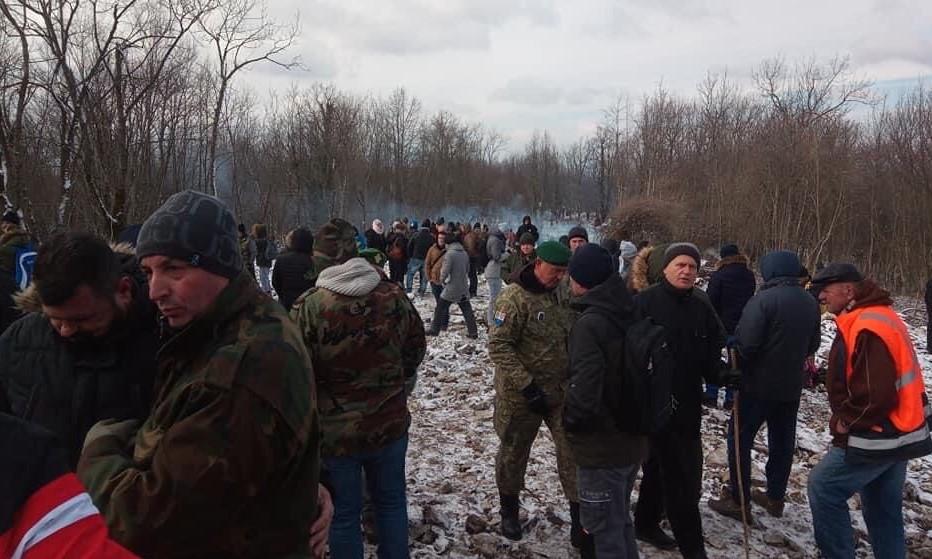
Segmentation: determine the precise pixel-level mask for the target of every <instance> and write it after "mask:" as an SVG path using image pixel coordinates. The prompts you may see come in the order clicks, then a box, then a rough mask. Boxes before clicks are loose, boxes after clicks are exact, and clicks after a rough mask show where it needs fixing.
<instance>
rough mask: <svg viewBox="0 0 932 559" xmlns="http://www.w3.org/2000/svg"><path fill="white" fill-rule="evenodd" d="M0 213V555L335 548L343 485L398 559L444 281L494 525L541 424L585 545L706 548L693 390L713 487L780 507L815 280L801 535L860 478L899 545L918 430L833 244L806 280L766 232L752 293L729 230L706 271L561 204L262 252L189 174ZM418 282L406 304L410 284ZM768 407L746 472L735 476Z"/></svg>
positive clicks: (876, 533) (745, 508)
mask: <svg viewBox="0 0 932 559" xmlns="http://www.w3.org/2000/svg"><path fill="white" fill-rule="evenodd" d="M0 229H2V231H3V236H2V237H0V276H4V277H6V279H10V280H11V281H10V283H11V286H12V287H10V288H9V289H7V290H6V291H4V293H7V294H8V295H9V299H10V301H8V304H7V303H4V305H5V307H9V308H8V309H7V308H5V311H4V312H7V311H9V313H10V314H9V316H10V320H9V323H8V324H4V325H3V328H4V331H3V334H2V336H0V456H3V457H4V458H2V459H0V473H2V474H3V475H2V476H0V487H2V488H3V491H2V493H0V505H2V506H0V557H8V556H15V557H46V556H73V557H134V556H141V557H155V558H159V557H221V556H222V557H309V556H315V557H323V556H324V555H325V553H326V552H327V551H326V550H328V549H329V554H330V556H331V557H334V558H336V559H341V558H351V559H357V558H361V557H363V554H364V538H363V532H362V529H361V519H362V515H363V509H364V507H365V506H366V503H367V502H368V503H369V504H370V506H371V509H372V511H373V515H374V524H375V528H376V537H377V541H378V555H379V557H386V558H404V557H408V556H409V542H408V511H407V490H406V476H405V464H406V454H407V449H408V431H409V428H410V425H411V419H412V418H411V414H410V411H409V405H408V402H409V399H410V398H411V396H412V393H413V391H414V389H415V386H416V383H417V378H418V374H417V373H418V368H419V366H420V364H421V362H422V360H423V359H424V356H425V353H426V347H427V343H428V342H427V340H428V337H431V336H440V335H444V334H443V332H444V330H446V329H447V328H448V325H449V311H450V307H451V306H452V305H458V306H459V308H460V310H461V312H462V314H463V317H464V321H465V325H466V335H467V337H469V338H479V334H480V327H481V326H482V325H484V326H485V329H486V331H487V336H488V350H489V358H490V360H491V364H492V365H493V366H494V416H493V422H494V429H495V433H496V435H497V437H498V439H499V448H498V452H497V455H496V457H495V480H496V485H497V489H498V493H499V497H500V524H499V527H500V531H501V533H502V535H503V536H504V537H506V538H508V539H511V540H520V539H522V538H523V536H524V530H525V527H524V526H523V525H522V522H521V517H520V515H519V511H520V508H521V492H522V490H523V489H524V477H525V473H526V470H527V465H528V461H529V458H530V452H531V449H532V445H533V443H534V440H535V438H536V437H537V435H538V433H539V431H540V428H541V426H542V425H543V424H546V426H547V428H548V429H549V431H550V433H551V434H552V437H553V440H554V443H555V448H556V464H557V469H558V474H559V479H560V482H561V485H562V489H563V492H564V494H565V497H566V499H567V508H568V511H569V515H570V518H571V527H570V538H569V541H570V543H571V545H572V546H573V547H575V548H577V549H578V550H579V553H580V555H581V556H582V557H583V558H584V559H589V558H593V557H599V558H600V559H610V558H624V559H631V558H636V557H638V545H639V543H638V542H639V541H640V542H641V544H643V545H651V546H655V547H657V548H660V549H665V550H675V549H678V550H679V552H680V553H681V555H682V556H683V557H685V558H688V559H693V558H697V559H698V558H704V557H706V556H707V554H706V548H705V538H704V533H703V528H702V519H701V514H700V496H701V487H702V475H703V451H702V436H703V434H702V431H701V416H702V406H703V405H705V406H714V407H717V406H718V405H719V392H720V389H721V388H724V389H725V396H724V401H723V405H724V406H725V407H727V408H730V409H731V410H732V411H731V413H732V415H731V420H730V423H729V428H728V461H729V473H730V479H729V483H728V484H727V486H726V487H725V488H723V490H722V495H721V496H720V497H719V498H715V499H712V500H710V501H709V502H708V506H709V507H710V509H712V510H713V511H715V512H717V513H720V514H722V515H725V516H728V517H731V518H734V519H735V520H736V521H738V522H741V523H744V524H745V525H753V524H754V518H755V511H754V509H753V508H752V504H757V505H759V506H760V507H762V509H763V511H764V513H766V514H768V515H771V516H774V517H780V516H782V514H783V511H784V503H785V497H786V491H787V483H788V480H789V475H790V471H791V468H792V462H793V451H794V445H795V435H796V416H797V413H798V410H799V404H800V398H801V393H802V389H803V385H804V383H805V376H804V374H803V372H804V370H805V369H806V367H807V366H808V365H809V364H811V360H812V356H813V354H814V353H815V351H816V350H817V349H818V347H819V344H820V342H821V330H820V320H821V312H820V304H821V305H822V307H823V310H825V311H827V312H830V313H832V314H833V315H834V316H835V320H836V322H837V325H838V335H837V336H836V338H835V342H834V344H833V346H832V349H831V352H830V354H829V361H828V376H827V380H826V384H827V392H828V404H829V405H830V407H831V410H832V418H831V421H830V425H829V427H830V430H831V432H832V436H833V440H832V447H831V449H830V450H829V452H828V453H827V454H826V455H825V457H824V458H823V460H822V461H821V463H820V464H819V465H818V466H817V467H816V468H815V469H814V470H813V471H812V473H811V475H810V477H809V481H808V495H809V504H810V508H811V511H812V518H813V529H814V532H815V538H816V542H817V543H818V546H819V549H820V551H821V553H822V555H823V556H825V557H829V558H849V557H853V556H854V542H855V539H854V534H853V528H852V524H851V519H850V513H849V509H848V504H847V500H848V498H849V497H851V496H852V495H854V494H855V493H858V494H860V495H861V502H862V511H863V515H864V520H865V523H866V525H867V529H868V533H869V537H870V541H871V544H872V546H873V548H874V551H875V554H876V555H877V556H883V557H904V556H905V552H906V551H905V537H904V527H903V516H902V495H903V485H904V480H905V473H906V464H907V461H908V460H910V459H913V458H917V457H920V456H925V455H927V454H930V453H932V438H930V434H929V417H930V416H932V407H930V405H929V400H928V397H927V395H926V393H925V387H924V384H923V377H922V370H921V364H920V362H919V360H918V358H917V355H916V350H915V348H914V347H913V345H912V342H911V341H910V337H909V334H908V332H907V330H906V327H905V325H904V324H903V322H902V320H901V319H900V318H899V316H898V315H897V314H896V313H895V312H894V310H893V308H892V304H893V303H892V300H891V298H890V295H889V293H887V292H886V291H884V290H883V289H882V288H881V287H880V286H878V285H877V284H876V283H874V282H873V281H872V280H870V279H869V278H865V277H864V276H863V275H862V274H861V273H860V271H859V270H858V269H857V268H855V267H854V266H852V265H851V264H845V263H835V264H830V265H828V266H826V267H824V268H823V269H821V270H820V271H819V272H817V273H816V275H815V277H813V278H811V281H809V280H808V279H804V276H806V275H807V274H808V272H805V270H804V268H803V267H802V265H801V262H800V260H799V258H798V256H797V255H796V254H795V253H793V252H790V251H783V250H775V251H773V252H770V253H768V254H766V255H764V256H763V257H762V258H761V259H760V261H759V272H760V277H761V278H762V279H763V283H762V284H761V285H760V286H759V287H758V286H757V281H756V276H755V274H754V272H753V271H752V269H751V268H750V261H749V259H748V258H747V257H745V256H744V255H742V254H741V253H740V251H739V249H738V247H737V246H735V245H733V244H730V245H726V246H724V247H722V249H721V251H720V256H721V259H720V260H719V262H718V267H717V269H716V271H715V272H714V273H713V274H712V277H711V279H710V282H709V287H708V290H707V291H703V290H701V289H699V288H697V287H696V280H697V274H698V270H699V268H700V266H701V264H702V257H701V255H700V251H699V249H698V248H697V247H696V246H695V245H694V244H691V243H688V242H673V243H664V244H656V243H655V244H649V243H642V244H641V245H640V246H638V245H636V244H635V243H634V242H633V241H631V240H618V239H611V238H605V239H602V240H601V242H600V243H598V244H596V243H590V239H589V231H588V230H587V229H586V228H585V227H581V226H577V227H573V228H572V229H570V230H569V231H567V233H566V235H563V236H561V237H560V238H559V240H542V236H541V232H540V231H539V229H538V228H537V226H536V225H534V224H533V223H532V220H531V218H530V217H525V218H524V220H523V221H522V224H521V225H520V227H518V228H517V229H516V230H514V231H512V229H511V227H510V226H509V224H506V223H502V224H495V225H482V224H481V223H475V224H469V223H456V222H447V221H446V220H445V219H444V218H438V219H436V220H435V221H431V220H423V221H421V222H415V221H414V220H408V219H398V220H395V221H394V222H393V223H392V224H391V227H390V228H389V230H387V231H386V228H385V226H384V224H383V222H382V221H381V220H379V219H376V220H374V221H373V222H372V223H371V227H370V228H369V229H367V230H366V231H364V232H363V233H362V234H360V232H359V230H358V229H357V228H356V227H354V226H353V225H352V224H351V223H349V222H347V221H345V220H343V219H340V218H333V219H331V220H330V221H328V222H327V223H325V224H324V225H322V226H320V227H319V228H318V229H317V230H316V231H315V232H314V233H313V234H312V232H311V230H310V229H308V228H304V227H299V228H297V229H294V230H292V231H290V232H289V233H288V234H287V235H285V237H284V247H282V248H284V250H282V251H280V247H278V245H277V243H276V241H275V239H274V238H273V236H272V235H271V233H270V231H269V228H268V227H267V226H266V225H262V224H257V225H254V226H252V227H251V228H249V229H247V228H246V226H245V225H243V224H239V225H237V220H236V219H235V217H234V215H233V213H232V212H231V211H230V210H229V209H228V208H227V206H226V205H225V204H224V203H223V202H222V201H220V200H219V199H217V198H214V197H211V196H209V195H206V194H202V193H198V192H193V191H185V192H181V193H178V194H175V195H173V196H172V197H170V198H169V199H168V200H167V201H166V202H165V204H163V205H162V206H161V207H160V208H159V209H158V210H156V211H155V212H154V213H153V214H152V215H151V216H149V218H148V219H147V220H146V221H145V222H144V223H143V224H142V225H141V227H138V228H137V229H136V230H135V231H134V232H133V234H132V235H131V236H130V237H129V238H127V239H126V240H128V241H129V242H130V243H131V244H120V245H115V246H114V245H110V244H108V242H107V241H105V240H103V239H101V238H99V237H97V236H95V235H92V234H88V233H78V232H65V233H58V234H56V235H54V236H51V237H50V238H48V239H46V240H45V241H44V242H43V243H41V244H40V245H38V246H35V247H34V245H35V244H36V243H34V242H33V240H32V239H31V238H30V237H29V236H28V234H26V233H25V231H24V230H23V229H22V227H21V224H20V220H19V216H18V215H17V214H15V213H12V212H8V214H7V215H4V216H3V219H2V223H0ZM30 253H31V254H30ZM480 275H484V277H485V280H486V282H487V283H488V287H489V296H488V301H489V302H488V314H487V315H486V316H485V317H478V318H477V317H476V316H475V312H474V309H473V307H472V303H471V300H472V299H474V298H475V297H477V291H478V285H479V280H478V278H479V276H480ZM24 277H25V278H26V279H25V280H24V279H23V278H24ZM415 279H417V289H415ZM428 287H429V288H430V291H431V295H432V297H433V299H434V311H433V316H432V317H431V319H430V321H429V324H428V325H427V326H425V324H424V322H423V321H422V318H421V316H420V315H419V313H418V311H417V310H416V309H415V307H414V304H413V302H412V299H414V298H416V297H418V296H421V297H425V296H426V294H427V289H428ZM4 289H6V288H4ZM929 289H930V291H932V283H930V288H929ZM276 298H277V300H276ZM927 299H929V296H927ZM14 301H15V307H14V303H13V302H14ZM3 316H7V315H3ZM927 349H928V348H927ZM765 424H766V425H767V433H768V437H767V446H768V462H767V467H766V487H765V490H763V491H762V490H752V487H751V485H752V484H751V476H750V472H751V455H750V451H751V448H752V446H753V444H754V439H755V436H756V435H757V433H758V431H759V430H760V429H761V427H762V426H763V425H765ZM639 472H641V473H642V477H641V485H640V490H639V495H638V499H637V503H636V504H634V503H632V502H631V497H632V491H633V486H634V483H635V480H636V478H637V476H638V474H639ZM461 490H462V491H468V490H469V488H461ZM632 509H633V510H634V514H633V517H632V514H631V510H632ZM664 518H666V519H667V520H668V521H669V525H670V527H671V528H672V532H673V533H672V536H671V535H669V534H668V533H667V532H666V531H665V530H664V529H663V528H662V526H661V521H662V520H663V519H664ZM62 550H68V551H69V552H70V555H69V554H65V555H58V554H56V553H59V552H60V551H62Z"/></svg>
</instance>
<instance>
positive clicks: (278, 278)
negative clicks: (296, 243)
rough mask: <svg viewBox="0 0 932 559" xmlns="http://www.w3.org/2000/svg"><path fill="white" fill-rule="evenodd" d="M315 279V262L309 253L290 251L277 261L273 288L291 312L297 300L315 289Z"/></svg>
mask: <svg viewBox="0 0 932 559" xmlns="http://www.w3.org/2000/svg"><path fill="white" fill-rule="evenodd" d="M314 278H316V274H315V273H314V260H313V259H312V258H311V255H310V254H308V253H305V252H295V251H292V250H288V251H285V252H284V253H282V254H281V255H280V256H279V257H278V258H276V259H275V268H273V269H272V287H274V288H275V293H277V294H278V302H279V303H281V304H282V306H283V307H285V310H290V309H291V305H292V304H293V303H294V302H295V299H297V298H298V297H299V296H300V295H301V294H302V293H304V292H305V291H307V290H308V289H310V288H312V287H314Z"/></svg>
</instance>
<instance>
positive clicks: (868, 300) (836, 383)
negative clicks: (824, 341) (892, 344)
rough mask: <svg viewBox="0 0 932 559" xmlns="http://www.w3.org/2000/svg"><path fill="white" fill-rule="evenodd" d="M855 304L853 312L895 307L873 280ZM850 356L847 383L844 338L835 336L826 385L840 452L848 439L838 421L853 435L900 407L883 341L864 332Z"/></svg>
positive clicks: (893, 370)
mask: <svg viewBox="0 0 932 559" xmlns="http://www.w3.org/2000/svg"><path fill="white" fill-rule="evenodd" d="M855 301H856V302H855V304H854V306H853V307H852V310H854V309H857V308H860V307H869V306H877V305H892V304H893V300H892V299H890V294H889V293H887V292H886V291H884V290H883V289H881V288H880V287H878V286H877V284H875V283H874V282H872V281H870V280H865V281H864V282H863V283H862V284H861V286H860V287H859V289H858V292H857V293H856V294H855ZM851 352H852V363H853V365H852V367H853V370H852V372H851V378H850V379H849V380H846V379H845V351H844V343H842V340H841V335H836V336H835V342H834V343H833V344H832V349H831V351H830V352H829V356H828V375H827V376H826V380H825V384H826V388H827V389H828V400H829V405H830V406H831V408H832V418H831V419H830V420H829V428H830V430H831V432H832V444H833V445H834V446H837V447H840V448H845V447H847V446H848V435H847V433H839V432H838V422H839V421H841V422H842V423H844V424H845V425H847V426H848V429H849V430H852V431H864V430H868V429H870V428H871V427H873V426H874V425H877V424H878V423H881V422H882V421H884V420H885V419H887V417H888V416H889V414H890V411H891V410H893V409H894V408H895V407H896V406H897V391H896V364H895V362H894V360H893V356H892V355H890V351H889V350H888V349H887V346H886V345H885V344H884V343H883V340H881V339H880V337H878V336H876V335H874V334H872V333H870V332H861V334H859V335H858V337H857V339H856V340H855V342H854V348H853V349H852V350H851Z"/></svg>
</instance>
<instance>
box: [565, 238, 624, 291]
mask: <svg viewBox="0 0 932 559" xmlns="http://www.w3.org/2000/svg"><path fill="white" fill-rule="evenodd" d="M613 271H614V266H613V264H612V255H611V254H609V253H608V251H607V250H605V249H604V248H602V247H600V246H599V245H597V244H594V243H586V244H585V245H583V246H581V247H579V248H578V249H576V252H575V253H573V257H572V258H570V265H569V269H568V272H569V274H570V277H571V278H573V281H575V282H576V283H578V284H579V285H581V286H583V287H585V288H586V289H592V288H593V287H595V286H597V285H599V284H601V283H603V282H604V281H605V280H607V279H608V278H609V277H610V276H611V275H612V272H613Z"/></svg>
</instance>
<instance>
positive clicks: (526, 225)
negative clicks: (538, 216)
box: [515, 223, 540, 245]
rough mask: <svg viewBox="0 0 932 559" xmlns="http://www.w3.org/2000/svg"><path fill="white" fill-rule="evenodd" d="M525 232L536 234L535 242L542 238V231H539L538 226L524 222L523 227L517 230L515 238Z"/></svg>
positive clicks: (518, 237)
mask: <svg viewBox="0 0 932 559" xmlns="http://www.w3.org/2000/svg"><path fill="white" fill-rule="evenodd" d="M525 233H530V234H531V235H533V236H534V244H535V245H536V244H537V241H538V240H539V239H540V233H539V232H538V231H537V226H536V225H534V224H533V223H522V224H521V227H518V230H517V231H516V232H515V238H516V239H520V238H521V235H523V234H525Z"/></svg>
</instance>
